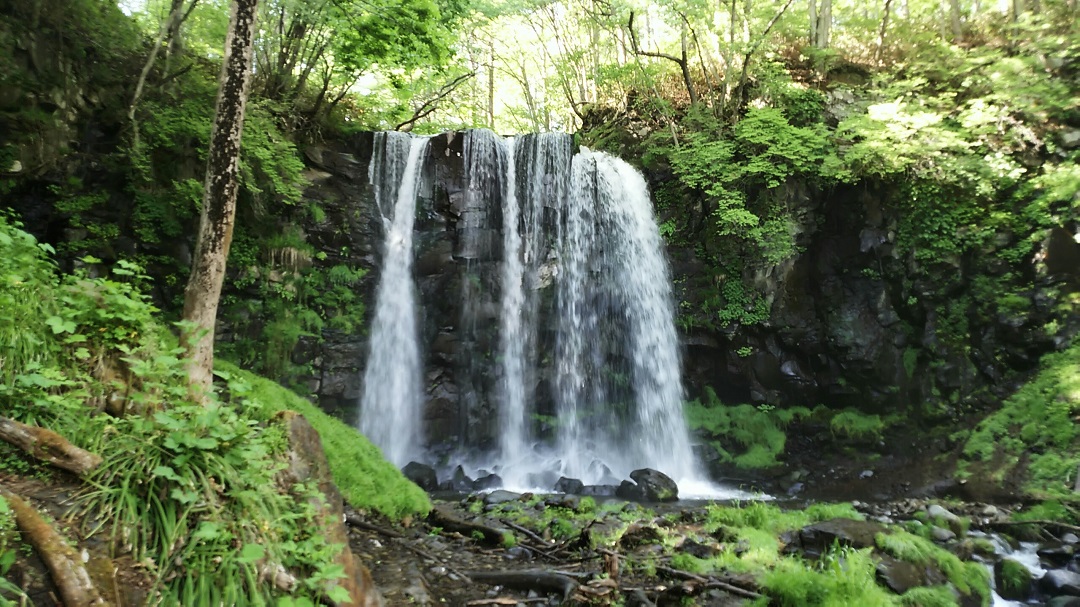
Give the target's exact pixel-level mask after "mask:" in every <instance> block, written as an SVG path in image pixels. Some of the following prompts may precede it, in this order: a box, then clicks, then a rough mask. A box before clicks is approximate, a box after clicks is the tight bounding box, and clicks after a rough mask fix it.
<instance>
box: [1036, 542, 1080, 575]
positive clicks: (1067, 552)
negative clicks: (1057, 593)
mask: <svg viewBox="0 0 1080 607" xmlns="http://www.w3.org/2000/svg"><path fill="white" fill-rule="evenodd" d="M1075 553H1076V548H1075V547H1073V545H1072V544H1063V543H1061V542H1052V543H1049V544H1044V545H1042V546H1040V547H1039V549H1038V550H1037V551H1036V554H1038V555H1039V561H1041V562H1042V563H1043V565H1044V566H1046V567H1047V568H1048V569H1050V568H1057V567H1065V566H1066V565H1068V564H1069V561H1071V560H1072V559H1073V556H1074V554H1075Z"/></svg>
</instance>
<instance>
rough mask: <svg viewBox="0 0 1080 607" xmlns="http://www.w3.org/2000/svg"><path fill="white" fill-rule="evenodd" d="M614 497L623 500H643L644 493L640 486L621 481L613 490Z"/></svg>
mask: <svg viewBox="0 0 1080 607" xmlns="http://www.w3.org/2000/svg"><path fill="white" fill-rule="evenodd" d="M615 495H616V496H617V497H621V498H623V499H624V500H643V499H645V491H643V490H642V488H641V485H638V484H637V483H632V482H630V481H623V482H622V483H621V484H620V485H619V487H618V488H617V489H615Z"/></svg>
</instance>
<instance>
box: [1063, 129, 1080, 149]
mask: <svg viewBox="0 0 1080 607" xmlns="http://www.w3.org/2000/svg"><path fill="white" fill-rule="evenodd" d="M1058 140H1059V141H1060V142H1061V147H1063V148H1065V149H1066V150H1071V149H1073V148H1077V147H1080V129H1069V130H1067V131H1062V132H1061V135H1060V136H1059V138H1058Z"/></svg>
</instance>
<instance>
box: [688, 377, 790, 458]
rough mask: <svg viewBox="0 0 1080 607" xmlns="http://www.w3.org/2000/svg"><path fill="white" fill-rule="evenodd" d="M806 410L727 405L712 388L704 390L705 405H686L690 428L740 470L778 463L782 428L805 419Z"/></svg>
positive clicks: (783, 441)
mask: <svg viewBox="0 0 1080 607" xmlns="http://www.w3.org/2000/svg"><path fill="white" fill-rule="evenodd" d="M809 415H810V410H809V409H807V408H805V407H793V408H790V409H776V408H775V407H772V406H770V405H758V406H754V405H747V404H743V405H735V406H728V405H725V404H724V403H723V402H721V401H720V399H719V397H717V396H716V392H714V391H713V390H712V389H711V388H705V393H704V402H702V401H701V400H694V401H691V402H689V403H687V405H686V416H687V420H688V422H689V424H690V429H691V430H695V431H698V432H701V433H702V434H704V435H705V436H706V437H707V438H709V439H710V441H709V445H711V446H712V447H713V448H714V449H716V452H717V453H718V454H719V455H720V458H721V459H722V460H723V461H724V462H728V463H733V464H735V465H736V466H738V467H740V468H770V467H773V466H777V465H779V464H780V462H779V461H778V459H777V458H778V457H779V456H781V455H783V453H784V448H785V446H786V445H787V433H786V432H785V428H787V426H788V424H790V423H791V422H792V421H793V420H795V419H797V418H799V417H807V416H809Z"/></svg>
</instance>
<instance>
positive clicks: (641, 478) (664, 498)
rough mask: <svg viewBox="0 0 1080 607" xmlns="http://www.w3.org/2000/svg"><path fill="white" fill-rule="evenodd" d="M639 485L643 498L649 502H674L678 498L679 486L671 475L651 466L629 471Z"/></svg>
mask: <svg viewBox="0 0 1080 607" xmlns="http://www.w3.org/2000/svg"><path fill="white" fill-rule="evenodd" d="M630 478H632V479H634V480H635V481H636V482H637V484H638V485H640V486H641V491H642V493H643V494H644V495H645V499H646V500H648V501H651V502H674V501H677V500H678V499H679V486H678V485H676V484H675V481H673V480H671V477H670V476H668V475H666V474H664V473H663V472H660V471H658V470H653V469H652V468H641V469H640V470H634V471H633V472H631V473H630Z"/></svg>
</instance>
